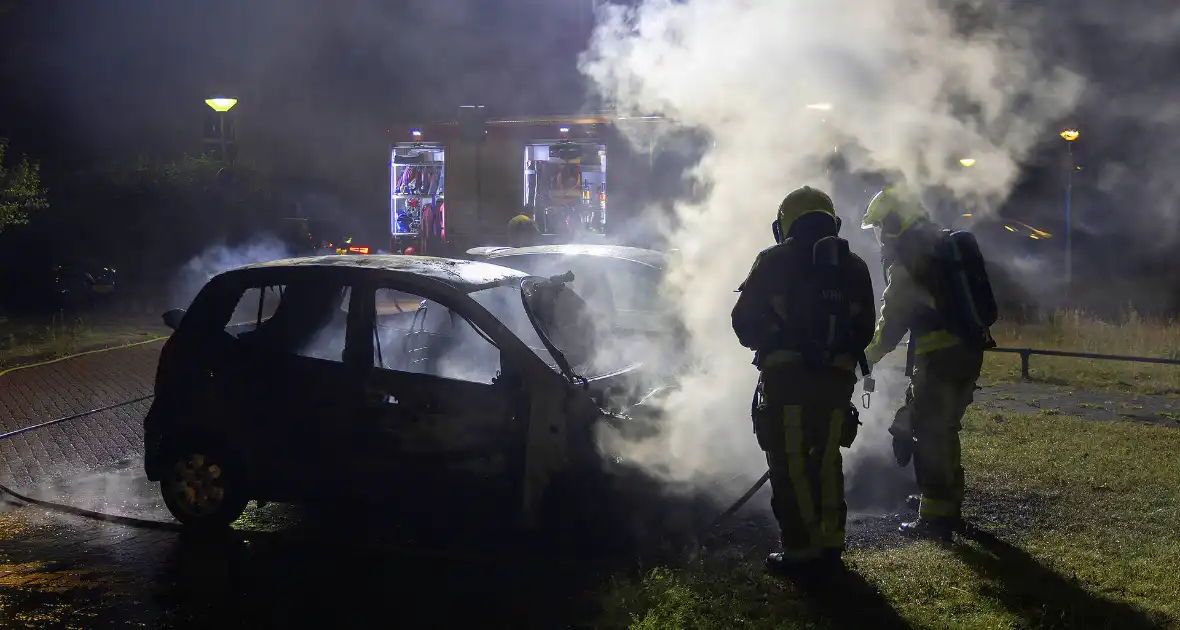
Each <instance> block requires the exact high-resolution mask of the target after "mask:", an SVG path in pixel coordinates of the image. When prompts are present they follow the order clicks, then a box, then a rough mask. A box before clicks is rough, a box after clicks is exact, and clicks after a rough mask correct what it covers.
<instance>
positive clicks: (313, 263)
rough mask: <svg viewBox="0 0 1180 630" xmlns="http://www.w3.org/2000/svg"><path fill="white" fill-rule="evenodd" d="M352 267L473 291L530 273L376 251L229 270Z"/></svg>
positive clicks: (477, 263)
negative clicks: (442, 283)
mask: <svg viewBox="0 0 1180 630" xmlns="http://www.w3.org/2000/svg"><path fill="white" fill-rule="evenodd" d="M316 267H319V268H342V267H343V268H352V269H360V270H371V271H378V272H382V273H388V274H390V275H392V276H394V277H397V276H417V277H426V278H429V279H431V280H436V281H439V282H444V283H446V284H448V285H450V286H452V287H454V288H456V289H458V290H460V291H463V292H466V293H470V292H472V291H478V290H480V289H483V288H487V287H488V286H490V285H494V284H496V283H498V282H501V281H504V280H508V279H514V278H524V277H526V276H527V275H528V274H526V273H523V272H521V271H517V270H515V269H509V268H507V267H501V266H499V265H494V264H492V263H487V262H480V261H475V260H457V259H452V258H436V257H433V256H403V255H393V254H376V255H369V256H344V255H339V254H336V255H329V256H306V257H303V258H284V259H281V260H271V261H267V262H261V263H254V264H252V265H246V266H243V267H238V268H237V269H234V270H233V271H230V272H227V273H234V272H241V271H248V270H251V269H282V268H287V269H298V268H316Z"/></svg>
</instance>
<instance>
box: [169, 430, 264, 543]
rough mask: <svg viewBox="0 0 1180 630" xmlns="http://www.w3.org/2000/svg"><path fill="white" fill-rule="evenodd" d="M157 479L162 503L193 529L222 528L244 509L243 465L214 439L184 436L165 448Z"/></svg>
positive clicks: (245, 496)
mask: <svg viewBox="0 0 1180 630" xmlns="http://www.w3.org/2000/svg"><path fill="white" fill-rule="evenodd" d="M165 458H166V459H165V461H164V470H163V471H162V472H163V475H162V478H161V479H160V493H161V494H162V495H163V497H164V504H165V505H166V506H167V507H168V511H169V512H171V513H172V516H174V517H176V520H178V521H180V522H181V523H183V524H184V525H185V526H186V527H189V528H191V529H194V530H202V531H213V530H218V529H224V528H226V527H228V526H229V524H230V523H233V522H234V521H236V520H238V517H239V516H241V515H242V512H243V511H244V510H245V509H246V503H247V502H249V497H248V496H247V494H246V488H245V479H244V475H243V469H242V467H241V466H240V465H239V464H238V462H237V459H236V458H235V457H233V456H232V454H230V452H229V451H228V450H227V449H225V448H224V447H222V446H221V445H220V444H218V443H217V442H216V441H214V440H210V439H204V438H195V439H190V440H184V441H182V442H180V443H178V444H176V445H174V446H173V447H172V448H169V449H168V450H167V454H166V455H165Z"/></svg>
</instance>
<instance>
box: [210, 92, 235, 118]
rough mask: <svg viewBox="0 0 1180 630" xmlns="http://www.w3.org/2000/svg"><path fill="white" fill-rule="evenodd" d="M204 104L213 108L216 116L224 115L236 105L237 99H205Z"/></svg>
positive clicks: (219, 97) (220, 97)
mask: <svg viewBox="0 0 1180 630" xmlns="http://www.w3.org/2000/svg"><path fill="white" fill-rule="evenodd" d="M205 104H206V105H208V106H209V107H211V108H213V111H215V112H217V113H218V114H224V113H225V112H228V111H229V110H231V109H233V107H234V105H237V104H238V99H236V98H225V97H222V96H218V97H215V98H207V99H205Z"/></svg>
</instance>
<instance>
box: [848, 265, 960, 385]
mask: <svg viewBox="0 0 1180 630" xmlns="http://www.w3.org/2000/svg"><path fill="white" fill-rule="evenodd" d="M888 276H889V283H888V284H886V285H885V294H884V295H883V296H882V298H881V316H880V318H878V319H877V328H876V330H875V331H874V332H873V341H872V343H870V344H869V347H868V348H867V349H865V356H866V357H867V358H868V360H869V363H878V362H880V361H881V359H883V358H885V355H887V354H889V353H890V352H891V351H892V350H893V349H894V348H896V347H897V344H898V343H900V342H901V338H902V337H903V336H905V333H906V331H907V330H908V331H910V334H911V335H913V338H914V341H915V343H916V344H917V347H915V348H914V354H926V353H927V352H933V351H935V350H941V349H943V348H950V347H952V346H955V345H958V344H959V343H961V341H960V340H959V338H958V337H956V336H955V335H953V334H951V333H950V332H949V331H947V330H946V329H941V328H940V329H935V330H922V329H921V325H920V322H921V321H929V320H930V319H933V318H934V317H935V316H936V315H937V311H936V310H935V302H934V296H933V295H931V294H930V291H928V290H926V288H925V287H922V286H921V285H919V284H918V283H917V282H915V281H914V278H913V276H911V275H910V273H909V272H908V271H907V270H906V268H905V267H904V266H903V265H896V264H895V265H890V267H889V271H888ZM915 328H917V329H916V330H915Z"/></svg>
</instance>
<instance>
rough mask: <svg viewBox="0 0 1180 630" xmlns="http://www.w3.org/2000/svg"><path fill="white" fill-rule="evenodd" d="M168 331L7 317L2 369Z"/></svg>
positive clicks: (0, 344)
mask: <svg viewBox="0 0 1180 630" xmlns="http://www.w3.org/2000/svg"><path fill="white" fill-rule="evenodd" d="M166 332H167V331H166V330H161V329H159V328H158V327H145V326H143V325H136V324H121V323H101V324H87V323H86V322H85V321H83V320H80V319H78V320H74V321H68V320H67V321H66V322H64V323H63V322H61V321H60V320H54V321H52V322H41V321H16V320H8V321H4V322H2V323H0V369H3V368H8V367H13V366H16V365H22V364H27V363H35V362H38V361H47V360H51V359H56V358H59V357H63V356H67V355H70V354H75V353H78V352H85V351H87V350H94V349H98V348H108V347H111V346H118V345H122V344H127V343H134V342H136V341H147V340H148V339H151V338H153V337H157V336H160V335H161V334H165V333H166Z"/></svg>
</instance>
